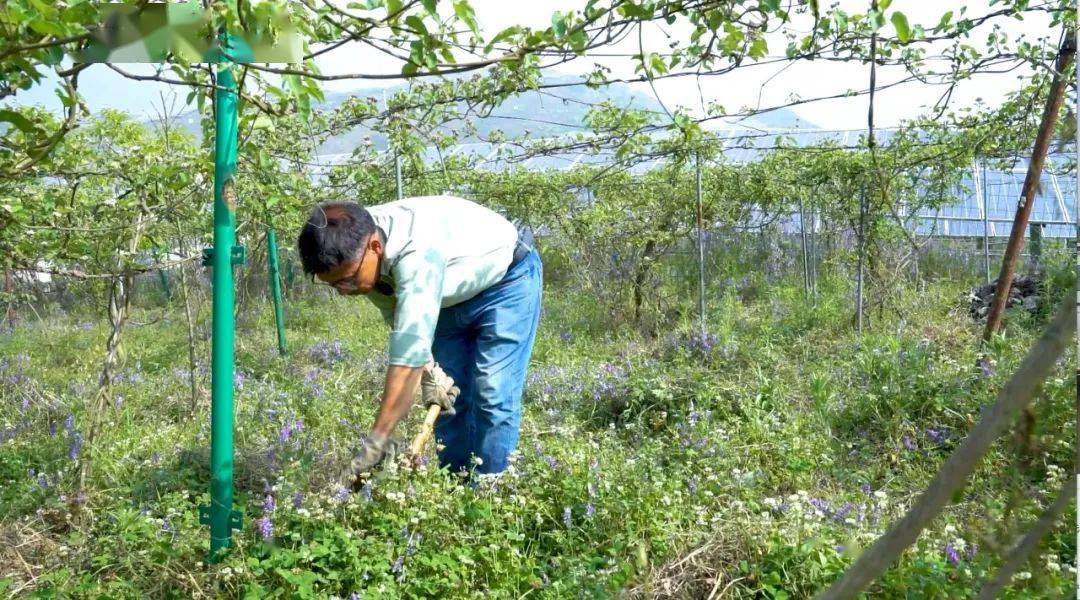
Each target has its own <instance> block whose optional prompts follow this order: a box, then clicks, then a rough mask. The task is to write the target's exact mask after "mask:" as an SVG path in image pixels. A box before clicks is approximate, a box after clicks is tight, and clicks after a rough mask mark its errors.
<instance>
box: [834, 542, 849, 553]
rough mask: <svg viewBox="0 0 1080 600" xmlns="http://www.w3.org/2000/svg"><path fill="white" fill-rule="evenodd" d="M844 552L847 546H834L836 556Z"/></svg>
mask: <svg viewBox="0 0 1080 600" xmlns="http://www.w3.org/2000/svg"><path fill="white" fill-rule="evenodd" d="M844 550H847V546H845V545H843V544H837V545H836V553H837V554H843V553H844Z"/></svg>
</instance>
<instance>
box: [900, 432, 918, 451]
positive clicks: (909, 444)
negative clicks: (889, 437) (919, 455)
mask: <svg viewBox="0 0 1080 600" xmlns="http://www.w3.org/2000/svg"><path fill="white" fill-rule="evenodd" d="M900 441H901V442H902V443H903V444H904V447H905V448H907V449H908V450H917V449H918V448H919V446H918V445H916V444H915V440H913V439H911V436H909V435H905V436H904V437H903V438H902V439H901V440H900Z"/></svg>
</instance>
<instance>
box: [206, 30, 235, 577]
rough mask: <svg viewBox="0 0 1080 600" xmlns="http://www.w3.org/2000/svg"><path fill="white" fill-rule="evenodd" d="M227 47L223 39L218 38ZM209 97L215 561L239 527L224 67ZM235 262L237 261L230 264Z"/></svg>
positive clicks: (231, 199)
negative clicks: (235, 499) (211, 99)
mask: <svg viewBox="0 0 1080 600" xmlns="http://www.w3.org/2000/svg"><path fill="white" fill-rule="evenodd" d="M221 44H222V46H223V47H225V48H227V49H228V48H229V45H230V44H229V35H228V34H225V33H223V34H222V35H221ZM217 86H218V87H217V89H216V90H215V92H214V110H215V113H216V114H215V123H214V126H215V132H216V134H215V140H214V248H213V256H212V258H211V261H212V263H211V264H212V265H213V268H214V276H213V285H214V287H213V342H212V344H211V349H212V355H211V384H210V386H211V392H212V396H211V398H212V400H211V407H210V507H209V511H208V514H206V515H204V516H205V517H207V520H208V521H209V524H210V561H211V562H217V561H219V560H221V554H222V553H221V552H220V551H221V550H223V549H225V548H228V547H229V545H230V544H231V542H232V530H233V529H234V528H238V527H239V525H240V515H239V514H238V513H234V511H233V367H234V358H235V356H234V353H235V348H234V334H235V329H234V325H235V323H234V320H233V308H234V304H235V296H234V289H233V264H234V260H233V256H234V251H235V252H236V254H237V255H238V258H239V255H240V252H242V251H241V250H240V249H239V248H238V247H237V246H236V212H235V211H236V190H235V188H234V186H233V173H234V172H235V171H236V123H237V115H236V106H237V98H236V79H234V78H233V74H232V69H231V67H230V66H229V64H228V63H225V62H222V63H218V66H217ZM236 262H237V263H239V262H241V261H240V260H237V261H236Z"/></svg>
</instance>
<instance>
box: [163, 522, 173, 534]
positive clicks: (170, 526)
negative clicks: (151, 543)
mask: <svg viewBox="0 0 1080 600" xmlns="http://www.w3.org/2000/svg"><path fill="white" fill-rule="evenodd" d="M161 530H162V531H164V532H165V533H175V532H176V530H175V529H173V524H172V523H170V522H169V520H168V519H162V520H161Z"/></svg>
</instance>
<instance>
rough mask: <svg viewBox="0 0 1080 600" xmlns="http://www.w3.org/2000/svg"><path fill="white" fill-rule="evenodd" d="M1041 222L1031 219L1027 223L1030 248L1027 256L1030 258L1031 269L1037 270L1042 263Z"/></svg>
mask: <svg viewBox="0 0 1080 600" xmlns="http://www.w3.org/2000/svg"><path fill="white" fill-rule="evenodd" d="M1042 229H1043V225H1042V223H1039V222H1037V221H1031V222H1029V223H1028V237H1030V238H1031V250H1030V251H1029V252H1028V256H1029V257H1030V258H1031V270H1032V271H1038V270H1039V268H1040V267H1041V263H1042Z"/></svg>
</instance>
